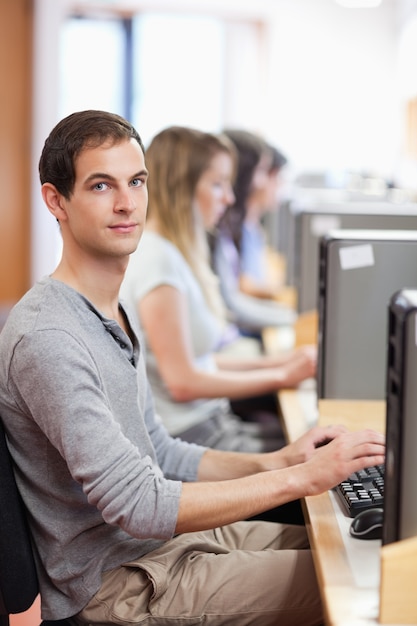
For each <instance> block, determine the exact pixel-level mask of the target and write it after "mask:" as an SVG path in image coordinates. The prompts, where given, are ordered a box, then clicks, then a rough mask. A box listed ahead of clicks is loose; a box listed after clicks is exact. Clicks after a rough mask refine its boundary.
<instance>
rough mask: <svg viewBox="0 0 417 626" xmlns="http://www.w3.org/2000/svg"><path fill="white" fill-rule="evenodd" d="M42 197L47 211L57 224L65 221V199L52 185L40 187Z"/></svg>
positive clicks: (47, 184)
mask: <svg viewBox="0 0 417 626" xmlns="http://www.w3.org/2000/svg"><path fill="white" fill-rule="evenodd" d="M42 197H43V200H44V202H45V204H46V206H47V207H48V209H49V211H50V212H51V213H52V215H53V216H54V217H55V219H57V220H58V222H61V221H65V220H66V219H67V212H66V210H65V198H64V197H63V195H62V194H61V193H59V191H58V190H57V188H56V187H55V185H53V184H52V183H44V184H43V185H42Z"/></svg>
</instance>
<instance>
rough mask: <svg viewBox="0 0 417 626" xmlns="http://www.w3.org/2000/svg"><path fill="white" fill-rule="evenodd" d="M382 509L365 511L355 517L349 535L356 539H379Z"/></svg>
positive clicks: (382, 517)
mask: <svg viewBox="0 0 417 626" xmlns="http://www.w3.org/2000/svg"><path fill="white" fill-rule="evenodd" d="M383 521H384V509H381V508H375V509H365V510H364V511H361V512H360V513H358V514H357V515H356V517H355V518H354V519H353V521H352V523H351V525H350V534H351V535H352V537H355V538H356V539H381V538H382V524H383Z"/></svg>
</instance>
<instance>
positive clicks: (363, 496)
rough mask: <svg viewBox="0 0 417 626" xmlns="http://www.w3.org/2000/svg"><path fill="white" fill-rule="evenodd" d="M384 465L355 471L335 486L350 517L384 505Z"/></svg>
mask: <svg viewBox="0 0 417 626" xmlns="http://www.w3.org/2000/svg"><path fill="white" fill-rule="evenodd" d="M384 471H385V467H384V465H375V466H373V467H368V468H366V469H364V470H361V471H360V472H355V473H354V474H352V475H351V476H349V478H347V479H346V480H344V481H343V482H341V483H339V484H338V485H337V487H336V488H335V491H336V493H337V495H338V496H339V498H340V501H341V502H342V504H343V507H344V509H345V511H346V513H347V514H348V515H349V517H355V515H357V514H358V513H359V512H360V511H363V510H364V509H374V508H377V507H383V506H384Z"/></svg>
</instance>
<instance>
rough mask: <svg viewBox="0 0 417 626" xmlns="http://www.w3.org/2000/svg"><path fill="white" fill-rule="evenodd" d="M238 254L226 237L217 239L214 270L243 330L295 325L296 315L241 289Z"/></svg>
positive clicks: (285, 308)
mask: <svg viewBox="0 0 417 626" xmlns="http://www.w3.org/2000/svg"><path fill="white" fill-rule="evenodd" d="M238 264H239V259H238V253H237V250H236V248H235V247H234V245H233V243H232V241H231V240H230V239H229V238H228V237H225V236H223V235H219V236H218V238H217V240H216V245H215V250H214V268H215V271H216V273H217V275H218V277H219V282H220V289H221V293H222V296H223V299H224V301H225V303H226V306H227V308H228V309H229V311H230V312H231V313H232V315H233V320H234V322H235V323H236V324H238V325H239V326H241V327H245V328H248V329H250V330H254V331H261V330H262V329H263V328H265V327H267V326H288V325H291V324H293V323H294V322H295V320H296V317H297V316H296V313H295V311H293V310H292V309H289V308H287V307H283V306H281V305H280V304H278V303H277V302H274V301H273V300H260V299H258V298H255V297H252V296H249V295H247V294H245V293H243V292H242V291H240V289H239V275H238V269H237V266H238Z"/></svg>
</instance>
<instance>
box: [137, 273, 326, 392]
mask: <svg viewBox="0 0 417 626" xmlns="http://www.w3.org/2000/svg"><path fill="white" fill-rule="evenodd" d="M137 306H138V313H139V317H140V320H141V325H142V327H143V329H144V330H145V332H146V334H147V338H148V342H149V345H150V348H151V350H152V352H153V354H154V356H155V358H156V360H157V363H158V368H159V371H160V374H161V377H162V379H163V380H164V382H165V384H166V385H167V387H168V389H169V392H170V394H171V396H172V397H173V398H174V399H175V400H176V401H178V402H187V401H190V400H193V399H196V398H218V397H228V398H231V399H238V398H244V397H248V396H253V395H260V394H263V393H268V392H271V391H275V390H277V389H278V388H281V387H292V386H294V385H297V384H298V383H299V382H300V381H301V380H303V379H305V378H308V377H310V376H313V375H314V372H315V361H312V360H310V359H307V358H305V357H300V358H297V359H294V360H293V361H291V362H290V363H286V364H284V365H280V366H274V367H268V368H265V369H262V368H258V369H250V370H245V371H235V370H222V371H221V372H220V371H213V372H205V371H202V370H199V369H197V367H196V366H195V364H194V355H193V349H192V345H191V337H190V332H189V318H188V310H187V306H186V299H185V296H184V295H183V294H182V293H181V292H180V291H178V289H176V288H174V287H171V286H168V285H161V286H158V287H156V288H155V289H153V290H151V291H150V292H148V293H147V294H146V295H145V296H144V297H143V298H141V300H140V301H139V303H138V305H137Z"/></svg>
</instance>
